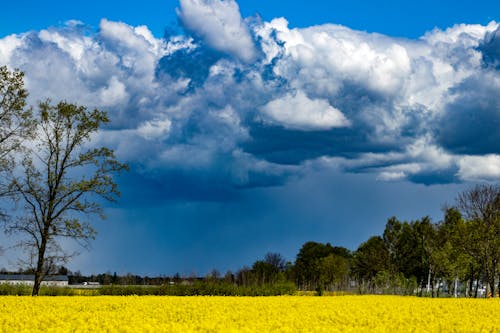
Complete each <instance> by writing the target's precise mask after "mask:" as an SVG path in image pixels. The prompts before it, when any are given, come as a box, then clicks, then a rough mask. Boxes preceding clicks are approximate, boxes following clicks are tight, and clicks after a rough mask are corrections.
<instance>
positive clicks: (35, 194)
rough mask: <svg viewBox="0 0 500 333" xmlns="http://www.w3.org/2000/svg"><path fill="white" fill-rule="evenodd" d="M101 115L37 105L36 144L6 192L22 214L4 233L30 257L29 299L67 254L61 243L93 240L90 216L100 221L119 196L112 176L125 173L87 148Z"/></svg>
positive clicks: (104, 154) (108, 155)
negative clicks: (18, 240)
mask: <svg viewBox="0 0 500 333" xmlns="http://www.w3.org/2000/svg"><path fill="white" fill-rule="evenodd" d="M108 121H109V120H108V117H107V116H106V113H105V112H102V111H99V110H97V109H95V110H92V111H90V110H88V109H87V108H86V107H83V106H77V105H74V104H68V103H65V102H60V103H59V104H57V105H52V104H50V102H44V103H40V105H39V112H38V119H37V128H36V131H37V139H36V141H35V142H34V144H33V145H32V146H34V148H33V149H30V150H28V151H27V153H26V155H25V157H24V159H23V161H22V167H23V171H24V172H23V175H22V176H20V177H17V178H16V179H15V180H14V181H13V182H12V184H11V188H12V189H13V190H14V191H15V192H16V193H17V194H18V196H17V198H18V199H19V200H20V201H21V202H22V203H23V204H24V205H23V207H24V214H23V215H20V216H18V218H17V219H13V220H12V221H10V223H8V226H7V227H8V230H9V231H10V232H14V233H21V234H23V235H24V236H26V240H25V241H24V243H23V245H24V246H26V248H27V250H28V251H29V253H30V254H31V255H32V256H33V260H34V262H33V266H34V271H35V281H34V286H33V291H32V294H33V295H38V292H39V288H40V283H41V281H42V279H43V277H44V275H46V274H47V273H48V272H50V270H51V269H53V267H54V266H55V264H56V263H57V262H60V261H65V260H67V258H68V254H67V253H65V252H64V250H63V249H62V248H61V246H60V240H61V239H62V238H70V239H74V240H76V241H78V242H79V243H81V244H82V245H85V244H87V242H88V241H89V240H90V239H93V238H94V236H95V230H94V228H93V227H92V226H91V224H90V222H89V221H88V220H87V218H88V217H89V216H92V215H96V214H97V215H98V216H100V217H101V218H104V215H103V209H102V204H101V202H102V200H100V199H104V200H108V201H115V200H116V198H117V196H118V195H119V192H118V188H117V185H116V183H115V182H114V180H113V177H112V176H113V174H114V173H116V172H120V171H122V170H124V169H126V168H127V166H126V165H124V164H121V163H119V162H118V161H117V160H116V159H115V157H114V153H113V151H112V150H110V149H108V148H105V147H101V148H87V146H86V145H88V144H89V143H90V139H91V136H92V134H94V133H96V132H97V131H98V130H99V128H100V126H101V125H102V124H105V123H107V122H108Z"/></svg>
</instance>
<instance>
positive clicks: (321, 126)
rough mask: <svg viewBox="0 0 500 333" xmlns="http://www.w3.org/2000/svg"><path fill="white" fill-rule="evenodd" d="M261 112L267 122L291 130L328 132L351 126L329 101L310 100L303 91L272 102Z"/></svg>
mask: <svg viewBox="0 0 500 333" xmlns="http://www.w3.org/2000/svg"><path fill="white" fill-rule="evenodd" d="M261 112H262V113H263V114H264V115H265V116H267V117H265V120H267V121H269V122H271V123H275V124H278V125H283V126H284V127H285V128H289V129H298V130H327V129H331V128H334V127H345V126H349V124H350V123H349V120H347V119H346V117H344V115H343V114H342V112H341V111H340V110H338V109H336V108H334V107H332V106H331V105H330V104H329V103H328V101H327V100H324V99H315V100H313V99H310V98H308V97H307V96H306V94H304V93H303V92H302V91H297V92H296V93H295V94H287V95H285V96H283V97H281V98H278V99H275V100H272V101H270V102H269V103H267V104H266V105H264V106H263V107H262V108H261Z"/></svg>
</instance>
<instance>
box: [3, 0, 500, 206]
mask: <svg viewBox="0 0 500 333" xmlns="http://www.w3.org/2000/svg"><path fill="white" fill-rule="evenodd" d="M178 15H179V18H180V22H181V24H182V25H183V28H184V30H185V31H186V33H184V34H179V35H172V36H169V37H167V38H166V39H158V38H155V37H154V36H153V35H152V34H151V32H150V31H149V30H148V28H147V27H145V26H139V27H132V26H129V25H127V24H126V23H122V22H112V21H108V20H102V21H101V24H100V27H99V29H98V31H97V32H93V31H92V30H91V29H90V28H89V27H86V26H85V25H83V24H82V23H80V22H75V21H72V22H69V23H68V24H67V25H66V26H64V27H59V28H48V29H46V30H42V31H38V32H36V31H35V32H27V33H25V34H20V35H12V36H7V37H5V38H3V39H0V65H3V64H7V65H8V66H10V67H11V68H16V67H17V68H20V69H21V70H23V71H25V72H26V84H27V88H28V89H29V91H30V93H31V95H30V98H31V101H32V103H35V102H36V101H37V100H43V99H45V98H47V97H50V98H52V99H54V100H58V99H65V100H67V101H70V102H77V103H80V104H84V105H88V106H90V107H99V108H103V109H105V110H107V111H108V112H109V115H110V118H111V120H112V123H111V124H110V126H109V127H108V128H106V129H104V130H103V131H101V132H100V133H99V135H97V136H96V138H95V140H96V143H99V144H100V143H103V144H106V145H109V146H111V147H113V148H114V149H116V151H117V153H118V155H119V157H121V158H123V159H125V160H127V161H129V162H131V163H132V164H133V165H134V166H135V168H134V169H135V170H136V172H139V173H142V174H144V175H147V177H153V178H155V179H157V180H162V181H163V182H165V184H169V186H167V187H166V188H165V189H164V191H165V192H166V193H168V195H167V196H170V197H172V198H175V197H176V196H177V197H179V196H181V197H182V196H183V194H182V193H187V192H186V190H185V188H186V187H189V188H190V189H191V190H192V191H189V192H190V193H194V192H196V190H195V189H199V191H198V193H200V196H197V197H196V198H190V199H193V200H203V199H204V198H205V197H206V198H213V197H214V195H215V194H214V193H215V192H217V193H218V195H220V196H219V197H220V198H226V197H229V196H230V195H228V196H226V195H225V194H231V193H233V194H234V191H236V190H237V189H238V188H246V187H259V186H271V185H278V184H282V183H283V182H285V181H286V180H287V179H288V177H291V176H294V175H301V174H303V173H304V172H308V170H310V169H314V168H318V167H320V168H332V167H334V168H341V169H342V170H344V172H355V173H375V174H377V175H378V178H379V179H380V180H384V181H391V180H401V179H408V180H410V181H413V182H418V183H425V184H432V183H448V182H458V181H475V180H488V181H498V180H500V174H499V173H498V170H499V169H500V146H499V145H498V142H500V136H499V135H500V134H499V131H498V128H500V95H499V94H498V91H500V72H499V64H500V53H499V51H498V50H499V45H500V37H499V36H500V32H499V31H500V27H499V24H498V23H496V22H491V23H490V24H488V25H487V26H481V25H465V24H460V25H456V26H453V27H450V28H449V29H446V30H434V31H430V32H428V33H427V34H425V35H424V36H422V37H421V38H419V39H417V40H408V39H399V38H391V37H388V36H384V35H380V34H372V33H366V32H361V31H355V30H352V29H349V28H347V27H344V26H339V25H334V24H326V25H321V26H312V27H307V28H301V29H299V28H294V29H290V28H289V27H288V22H287V21H286V19H284V18H276V19H273V20H272V21H270V22H264V21H261V20H260V19H259V18H246V19H244V18H242V17H241V14H240V13H239V9H238V5H237V3H236V2H234V1H232V0H226V1H221V0H181V1H180V8H179V9H178ZM207 188H208V189H211V190H207ZM183 189H184V190H183ZM193 189H194V190H193Z"/></svg>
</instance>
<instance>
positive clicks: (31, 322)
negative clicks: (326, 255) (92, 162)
mask: <svg viewBox="0 0 500 333" xmlns="http://www.w3.org/2000/svg"><path fill="white" fill-rule="evenodd" d="M0 309H1V311H0V327H1V331H2V332H9V333H11V332H30V333H33V332H134V333H135V332H259V333H262V332H500V316H499V314H500V300H497V299H488V300H486V299H429V298H416V297H398V296H337V297H307V296H281V297H207V296H204V297H202V296H200V297H169V296H165V297H164V296H140V297H139V296H95V297H85V296H74V297H64V296H61V297H33V298H32V297H27V296H2V297H0Z"/></svg>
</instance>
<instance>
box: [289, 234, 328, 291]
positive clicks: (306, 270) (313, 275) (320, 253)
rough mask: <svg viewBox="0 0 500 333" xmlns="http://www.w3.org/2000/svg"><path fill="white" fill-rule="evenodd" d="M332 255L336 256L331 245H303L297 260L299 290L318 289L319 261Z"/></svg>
mask: <svg viewBox="0 0 500 333" xmlns="http://www.w3.org/2000/svg"><path fill="white" fill-rule="evenodd" d="M330 254H334V249H333V247H332V246H331V245H330V243H327V244H322V243H316V242H307V243H305V244H304V245H302V248H301V249H300V251H299V253H298V254H297V259H296V260H295V273H296V278H297V285H298V286H299V288H303V289H309V290H311V289H314V288H316V286H317V285H318V282H319V278H320V269H319V261H320V259H322V258H325V257H327V256H329V255H330Z"/></svg>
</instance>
